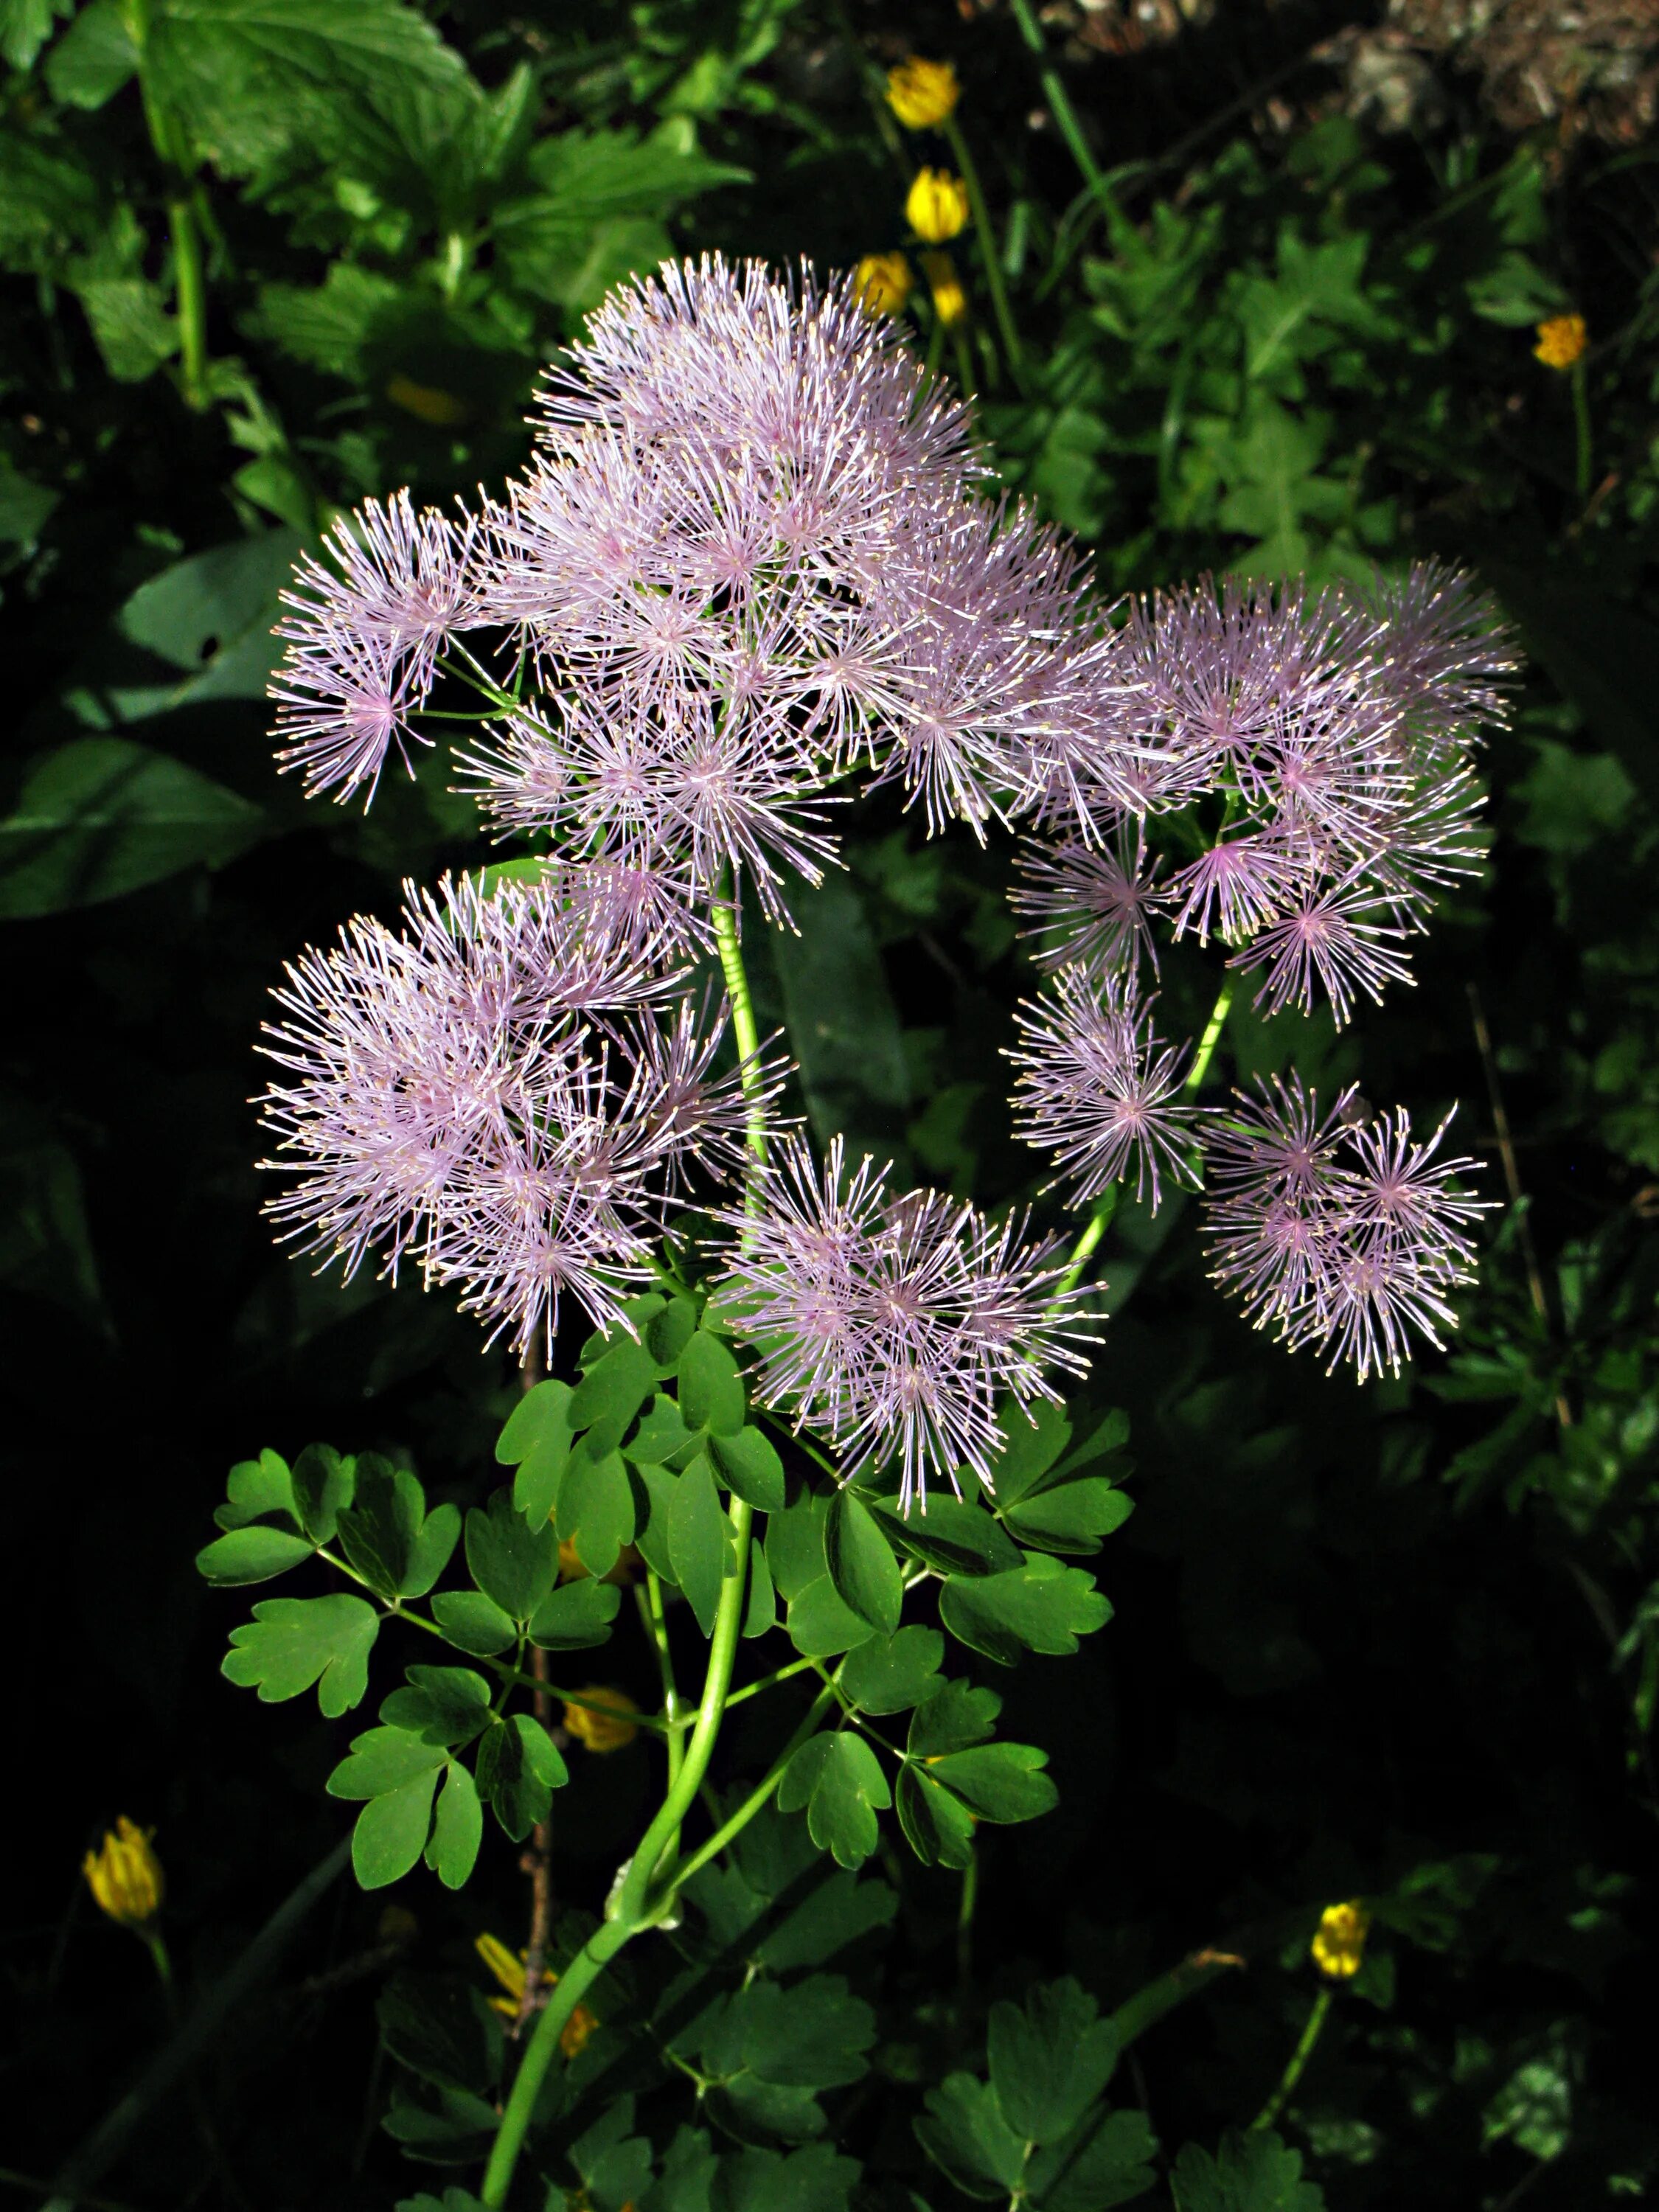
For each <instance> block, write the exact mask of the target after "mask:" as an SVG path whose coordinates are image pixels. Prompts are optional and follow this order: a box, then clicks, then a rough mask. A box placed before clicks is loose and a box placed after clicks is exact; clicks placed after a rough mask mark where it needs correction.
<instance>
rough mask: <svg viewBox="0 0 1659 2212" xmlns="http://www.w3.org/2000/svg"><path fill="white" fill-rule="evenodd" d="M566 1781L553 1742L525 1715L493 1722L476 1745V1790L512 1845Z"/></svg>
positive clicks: (542, 1814)
mask: <svg viewBox="0 0 1659 2212" xmlns="http://www.w3.org/2000/svg"><path fill="white" fill-rule="evenodd" d="M569 1779H570V1776H569V1772H568V1769H567V1768H566V1766H565V1763H564V1761H563V1759H561V1758H560V1756H559V1753H558V1750H557V1747H556V1745H555V1744H554V1742H553V1739H552V1738H551V1737H550V1735H548V1733H547V1730H546V1729H544V1727H543V1726H542V1725H541V1723H540V1722H539V1721H537V1720H534V1719H532V1717H531V1716H530V1714H528V1713H513V1715H512V1716H511V1717H509V1718H508V1719H507V1720H505V1721H501V1720H498V1721H496V1722H495V1723H494V1724H493V1725H492V1726H491V1727H490V1729H489V1730H488V1732H487V1733H486V1734H485V1735H484V1736H483V1740H482V1741H481V1742H480V1743H479V1746H478V1789H479V1790H480V1792H481V1794H482V1795H483V1796H484V1797H486V1798H487V1799H488V1800H489V1805H490V1808H491V1810H492V1811H493V1812H494V1814H495V1818H496V1819H497V1820H499V1821H500V1822H501V1826H502V1827H503V1828H505V1829H506V1831H507V1834H508V1835H509V1836H510V1837H511V1838H513V1842H514V1843H515V1844H521V1843H522V1842H523V1841H524V1839H525V1838H526V1836H527V1835H528V1834H529V1833H530V1831H531V1830H532V1828H533V1827H534V1826H535V1825H536V1823H537V1821H538V1820H544V1819H545V1818H546V1815H547V1808H548V1807H549V1805H550V1803H551V1802H552V1797H553V1792H554V1791H555V1790H557V1789H561V1788H562V1786H563V1785H564V1784H565V1783H567V1782H568V1780H569Z"/></svg>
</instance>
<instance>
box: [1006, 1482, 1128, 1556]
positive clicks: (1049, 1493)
mask: <svg viewBox="0 0 1659 2212" xmlns="http://www.w3.org/2000/svg"><path fill="white" fill-rule="evenodd" d="M1133 1511H1134V1500H1133V1498H1131V1497H1130V1496H1129V1494H1128V1492H1127V1491H1122V1490H1119V1489H1118V1488H1117V1487H1116V1486H1115V1485H1114V1484H1112V1483H1110V1482H1108V1481H1107V1480H1106V1479H1105V1477H1104V1476H1103V1475H1079V1477H1078V1478H1077V1479H1076V1480H1074V1481H1071V1482H1060V1483H1056V1484H1054V1486H1052V1487H1051V1488H1047V1489H1043V1490H1039V1491H1037V1492H1036V1493H1035V1495H1034V1496H1032V1497H1030V1498H1024V1499H1023V1500H1022V1501H1021V1502H1020V1504H1018V1505H1016V1506H1015V1507H1014V1508H1013V1509H1012V1511H1010V1512H1009V1513H1007V1514H1006V1515H1005V1516H1004V1522H1005V1525H1006V1528H1007V1530H1008V1533H1009V1534H1010V1535H1011V1536H1012V1538H1013V1539H1014V1541H1015V1542H1016V1543H1018V1544H1019V1545H1021V1546H1023V1547H1028V1548H1034V1549H1036V1550H1038V1551H1045V1552H1067V1553H1090V1552H1097V1551H1098V1550H1099V1549H1100V1540H1101V1538H1102V1537H1103V1536H1109V1535H1111V1534H1113V1532H1114V1531H1115V1529H1118V1528H1121V1527H1122V1526H1123V1524H1124V1522H1126V1521H1127V1519H1128V1517H1129V1516H1130V1515H1131V1514H1132V1513H1133Z"/></svg>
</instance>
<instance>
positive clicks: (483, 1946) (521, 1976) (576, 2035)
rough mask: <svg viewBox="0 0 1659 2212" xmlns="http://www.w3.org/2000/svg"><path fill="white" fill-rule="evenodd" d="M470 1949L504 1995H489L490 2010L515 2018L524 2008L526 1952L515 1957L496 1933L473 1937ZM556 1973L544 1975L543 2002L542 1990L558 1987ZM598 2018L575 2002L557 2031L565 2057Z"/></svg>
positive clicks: (583, 2040) (543, 1999) (578, 2045)
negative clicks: (491, 1975) (493, 1977)
mask: <svg viewBox="0 0 1659 2212" xmlns="http://www.w3.org/2000/svg"><path fill="white" fill-rule="evenodd" d="M473 1948H474V1950H476V1951H477V1954H478V1956H479V1957H480V1958H481V1959H482V1960H483V1962H484V1964H485V1966H488V1967H489V1971H490V1972H491V1973H492V1974H493V1975H494V1976H495V1979H496V1980H497V1981H498V1982H499V1983H500V1984H501V1988H502V1990H504V1991H505V1993H506V1994H505V1995H504V1996H499V1997H491V1998H490V2000H489V2006H490V2009H491V2011H492V2012H498V2013H500V2015H501V2018H502V2019H503V2020H517V2018H518V2017H519V2015H520V2013H521V2012H522V2011H523V2010H524V1985H525V1961H526V1953H524V1952H523V1951H520V1953H519V1954H518V1956H517V1957H516V1958H515V1957H514V1956H513V1954H512V1952H511V1951H509V1950H508V1949H507V1946H506V1944H505V1943H503V1942H501V1938H500V1936H490V1935H488V1934H486V1935H483V1936H477V1938H475V1940H474V1942H473ZM558 1979H559V1978H558V1976H557V1975H556V1974H544V1975H543V1976H542V1978H541V1984H540V1987H539V1989H538V1992H537V1994H538V1996H539V1997H540V1999H541V2002H543V2003H545V2002H546V2001H547V1999H546V1995H545V1992H546V1991H548V1990H552V1989H556V1987H557V1986H558ZM598 2026H599V2021H598V2020H597V2019H596V2018H595V2017H594V2015H592V2013H591V2012H589V2010H588V2009H587V2007H586V2005H585V2004H579V2005H578V2006H577V2007H576V2009H575V2010H574V2012H573V2013H572V2014H571V2015H570V2017H569V2019H568V2021H566V2022H565V2024H564V2026H563V2027H562V2028H561V2029H560V2031H559V2049H560V2050H561V2051H562V2052H563V2054H564V2056H565V2057H567V2058H574V2057H575V2055H576V2053H577V2052H578V2051H580V2049H581V2047H582V2045H583V2044H585V2043H586V2041H587V2039H588V2038H589V2036H591V2035H592V2033H593V2031H594V2029H595V2028H596V2027H598Z"/></svg>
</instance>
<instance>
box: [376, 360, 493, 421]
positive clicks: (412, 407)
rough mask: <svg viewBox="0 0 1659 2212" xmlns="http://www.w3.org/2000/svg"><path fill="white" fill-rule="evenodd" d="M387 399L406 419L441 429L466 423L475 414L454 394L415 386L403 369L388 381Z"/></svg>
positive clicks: (423, 386) (420, 385)
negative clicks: (427, 423) (407, 417)
mask: <svg viewBox="0 0 1659 2212" xmlns="http://www.w3.org/2000/svg"><path fill="white" fill-rule="evenodd" d="M386 398H388V399H389V400H390V401H391V402H392V405H393V406H394V407H401V408H402V409H403V410H404V414H405V415H413V416H415V417H416V420H417V421H418V422H430V423H432V424H434V425H435V427H436V428H440V429H447V428H452V427H453V425H454V424H455V423H457V422H465V421H466V419H467V417H468V416H469V415H471V412H472V410H471V408H470V407H469V406H468V405H467V404H466V402H465V399H458V398H456V397H455V395H454V393H453V392H440V391H439V390H438V388H437V386H435V385H431V384H416V381H415V380H414V378H413V377H412V376H405V375H404V374H403V372H402V370H401V369H400V370H399V371H398V374H397V375H395V376H393V377H392V378H391V379H390V380H388V382H387V384H386Z"/></svg>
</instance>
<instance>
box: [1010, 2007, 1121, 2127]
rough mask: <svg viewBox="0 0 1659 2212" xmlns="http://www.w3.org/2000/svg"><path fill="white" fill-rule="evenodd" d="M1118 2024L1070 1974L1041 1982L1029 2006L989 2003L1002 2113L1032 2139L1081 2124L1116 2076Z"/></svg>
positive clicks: (1011, 2124)
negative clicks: (1103, 2014) (1106, 2017)
mask: <svg viewBox="0 0 1659 2212" xmlns="http://www.w3.org/2000/svg"><path fill="white" fill-rule="evenodd" d="M1117 2049H1118V2038H1117V2030H1116V2028H1115V2027H1114V2026H1113V2024H1112V2022H1111V2021H1109V2020H1102V2018H1101V2017H1100V2008H1099V2006H1098V2005H1097V2003H1096V2002H1095V2001H1094V1999H1093V1998H1092V1997H1091V1996H1089V1995H1088V1994H1087V1992H1086V1991H1085V1990H1084V1989H1083V1987H1082V1985H1081V1984H1079V1983H1078V1982H1075V1981H1073V1979H1072V1978H1070V1977H1069V1976H1067V1977H1066V1979H1065V1980H1063V1981H1058V1982H1040V1983H1038V1984H1037V1985H1036V1988H1034V1989H1033V1990H1031V1991H1030V1995H1029V1996H1027V1998H1026V2000H1025V2002H1024V2005H1017V2004H1010V2003H1009V2002H1006V2000H1005V2001H1004V2002H1000V2003H998V2004H994V2005H993V2006H992V2008H991V2015H990V2020H989V2022H988V2025H987V2057H988V2058H989V2063H990V2075H991V2087H992V2088H993V2089H994V2091H995V2093H996V2100H997V2104H998V2106H999V2108H1000V2111H1001V2113H1002V2117H1003V2118H1004V2119H1005V2120H1006V2121H1007V2123H1008V2124H1009V2126H1010V2127H1011V2128H1012V2130H1013V2131H1014V2133H1015V2134H1016V2135H1017V2136H1021V2137H1022V2138H1023V2139H1024V2141H1026V2142H1039V2143H1047V2142H1054V2139H1055V2138H1056V2137H1057V2136H1063V2135H1065V2134H1066V2133H1067V2132H1068V2131H1069V2130H1071V2129H1073V2128H1074V2127H1076V2126H1077V2124H1078V2123H1079V2120H1081V2118H1083V2115H1084V2113H1085V2111H1086V2110H1087V2108H1088V2106H1091V2104H1093V2102H1094V2101H1095V2100H1096V2098H1097V2097H1098V2096H1099V2095H1100V2094H1101V2093H1102V2091H1103V2089H1104V2088H1105V2087H1106V2084H1107V2083H1108V2081H1110V2079H1111V2077H1112V2069H1113V2068H1114V2067H1115V2065H1116V2063H1117Z"/></svg>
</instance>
